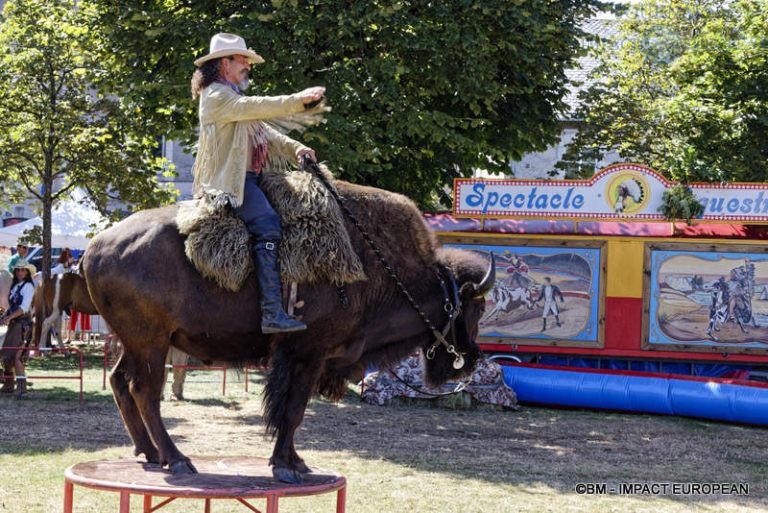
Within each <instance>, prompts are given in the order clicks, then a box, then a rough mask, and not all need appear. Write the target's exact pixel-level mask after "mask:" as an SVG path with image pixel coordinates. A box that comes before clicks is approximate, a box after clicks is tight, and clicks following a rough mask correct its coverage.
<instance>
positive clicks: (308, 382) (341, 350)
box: [82, 182, 495, 483]
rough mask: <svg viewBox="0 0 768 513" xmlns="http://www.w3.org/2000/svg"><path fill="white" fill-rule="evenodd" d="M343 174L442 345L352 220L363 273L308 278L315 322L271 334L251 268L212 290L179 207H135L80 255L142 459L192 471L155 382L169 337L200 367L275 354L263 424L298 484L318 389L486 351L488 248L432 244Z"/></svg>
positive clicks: (450, 373)
mask: <svg viewBox="0 0 768 513" xmlns="http://www.w3.org/2000/svg"><path fill="white" fill-rule="evenodd" d="M336 183H337V187H338V190H339V192H340V193H341V194H342V195H343V196H344V198H345V199H346V201H345V204H346V205H347V206H348V207H349V209H350V211H351V212H352V213H354V215H355V216H356V217H357V218H358V219H359V221H360V223H361V224H362V225H363V226H364V228H365V230H366V231H367V232H368V235H369V236H370V238H371V239H372V240H373V241H374V243H375V244H376V245H377V246H378V248H379V250H380V251H381V253H382V254H383V256H384V257H385V258H386V259H387V260H388V261H389V263H390V264H391V266H392V267H393V268H394V269H395V270H396V272H397V274H398V275H399V279H400V280H401V282H402V283H403V284H404V285H405V286H406V288H407V290H408V292H409V293H410V295H411V296H412V298H413V299H414V300H415V301H416V302H418V303H419V304H420V307H421V310H422V312H423V314H424V316H425V317H426V319H428V320H429V321H431V324H432V325H434V327H436V328H437V331H441V330H442V331H443V332H445V337H444V338H443V341H445V342H446V343H445V344H443V343H442V342H438V341H436V334H435V333H434V332H433V331H432V329H430V328H428V327H427V323H425V321H424V320H423V319H422V318H420V315H418V314H417V312H416V311H415V310H414V308H412V306H411V305H410V304H409V302H408V301H407V300H406V298H405V297H404V295H403V294H402V293H401V291H400V290H399V287H398V285H397V284H396V283H395V282H394V280H392V278H391V276H390V274H389V272H388V271H387V270H385V269H384V267H383V266H382V265H380V262H379V261H378V260H377V257H376V255H375V251H373V250H371V248H370V247H367V246H366V243H365V240H364V238H363V237H362V236H361V234H360V233H359V231H358V230H356V228H355V227H354V226H353V225H352V224H351V223H349V222H347V230H348V232H349V234H350V237H351V240H352V244H353V247H354V248H355V250H356V252H357V253H358V256H359V257H360V259H361V261H362V263H363V266H364V269H365V272H366V276H367V279H366V280H365V281H361V282H356V283H351V284H348V285H347V286H346V288H347V294H346V296H347V297H346V298H343V299H345V301H341V300H340V295H339V291H338V289H337V286H336V285H335V284H331V283H316V284H300V286H299V294H300V296H301V299H302V300H303V301H304V307H303V309H302V311H301V314H302V317H303V321H304V322H306V323H307V325H308V329H307V330H306V331H303V332H297V333H289V334H274V335H264V334H262V333H261V330H260V311H259V306H258V305H259V301H258V297H259V291H258V286H257V282H256V279H255V277H254V276H251V277H250V278H249V279H248V281H247V282H246V283H245V285H244V286H243V288H242V289H241V290H240V291H239V292H230V291H226V290H224V289H223V288H220V287H218V286H217V285H216V284H215V283H214V282H213V281H211V280H207V279H205V278H203V277H202V276H201V275H200V274H199V273H198V272H197V271H196V270H195V268H194V267H193V266H192V264H191V263H190V262H189V261H188V259H187V257H186V256H185V254H184V239H183V237H182V236H181V235H180V234H179V231H178V229H177V226H176V224H175V221H174V219H175V215H176V212H177V207H176V206H170V207H164V208H160V209H154V210H147V211H142V212H139V213H136V214H134V215H132V216H130V217H129V218H127V219H125V220H124V221H122V222H120V223H119V224H117V225H115V226H113V227H112V228H110V229H108V230H106V231H103V232H101V233H100V234H99V235H97V236H96V237H95V238H94V239H93V240H92V241H91V243H90V244H89V246H88V249H87V251H86V253H85V256H84V259H83V262H82V272H83V274H84V276H85V279H86V281H87V285H88V290H89V293H90V296H91V299H92V300H93V303H94V305H95V306H96V308H97V309H98V311H99V313H100V314H101V315H102V316H103V317H104V319H105V320H106V321H107V322H108V323H109V325H110V326H111V327H112V329H113V330H114V332H115V333H116V334H117V336H118V337H119V338H120V339H121V340H122V342H123V354H122V356H121V357H120V359H119V360H118V361H117V363H116V364H115V366H114V368H113V370H112V373H111V376H110V382H111V385H112V390H113V393H114V397H115V401H116V403H117V406H118V408H119V410H120V413H121V415H122V418H123V421H124V423H125V426H126V429H127V431H128V433H129V434H130V436H131V438H132V440H133V442H134V444H135V452H136V455H139V454H141V453H143V454H144V456H145V457H146V459H147V460H148V461H150V462H154V463H158V464H161V465H163V466H167V467H168V469H169V470H170V472H172V473H174V474H183V473H195V472H196V470H195V468H194V466H193V465H192V463H191V462H190V459H189V458H188V457H186V456H185V455H184V454H182V453H181V452H180V451H179V450H178V449H177V447H176V446H175V445H174V443H173V441H172V440H171V438H170V436H169V435H168V432H167V431H166V428H165V426H164V424H163V421H162V419H161V417H160V402H159V397H160V393H159V390H160V387H161V386H162V382H163V366H164V363H165V356H166V353H167V352H168V348H169V347H170V346H173V347H177V348H179V349H181V350H182V351H184V352H186V353H188V354H190V355H191V356H193V357H195V358H198V359H200V360H202V361H204V362H210V361H225V362H232V363H234V364H239V365H245V364H248V363H261V364H264V363H268V365H269V373H268V376H267V382H266V386H265V391H264V419H265V424H266V427H267V431H268V433H269V434H271V435H272V436H273V437H275V445H274V450H273V453H272V456H271V458H270V465H271V466H272V472H273V475H274V477H275V478H276V479H278V480H280V481H285V482H291V483H296V482H301V480H302V474H304V473H306V472H309V468H308V467H307V465H305V463H304V461H303V460H302V459H301V458H300V457H299V455H298V454H297V452H296V449H295V447H294V433H295V431H296V430H297V428H298V427H299V425H300V424H301V422H302V420H303V417H304V410H305V408H306V406H307V403H308V401H309V399H310V396H311V395H312V394H313V393H317V394H320V395H322V396H325V397H328V398H331V399H339V398H340V397H341V396H342V395H343V394H344V392H345V390H346V381H347V380H348V379H350V378H354V379H359V377H360V376H361V374H362V371H363V369H364V368H365V367H366V366H368V365H378V366H385V365H387V364H388V363H391V362H394V361H397V360H399V359H401V358H403V357H404V356H406V355H408V354H409V353H412V352H413V351H414V350H416V349H418V348H421V349H422V350H423V352H424V354H428V355H429V356H430V357H431V359H427V361H426V370H425V372H426V378H427V380H428V382H430V383H442V382H445V381H446V380H448V379H455V378H459V377H461V376H463V375H466V374H467V373H469V372H471V371H472V369H473V368H474V366H475V363H476V361H477V359H478V357H479V354H480V351H479V348H478V346H477V344H476V342H475V338H476V336H477V333H478V322H479V320H480V317H481V316H482V315H483V312H484V308H485V298H484V295H485V293H486V292H487V291H488V290H490V288H491V287H492V285H493V280H494V276H495V274H494V264H493V261H492V262H491V266H490V269H488V270H486V259H485V258H483V257H482V256H480V255H477V254H475V253H472V252H468V251H460V250H456V249H438V248H437V244H436V241H435V238H434V236H433V234H432V233H431V232H430V231H429V229H428V228H427V226H426V224H425V223H424V221H423V219H422V216H421V213H420V212H419V211H418V209H417V208H416V207H415V205H414V204H413V203H412V202H411V201H410V200H408V199H407V198H405V197H404V196H401V195H398V194H394V193H390V192H387V191H383V190H379V189H374V188H370V187H363V186H357V185H353V184H348V183H344V182H336ZM491 260H493V258H492V259H491ZM437 335H440V333H437ZM440 337H442V335H440ZM446 348H449V349H450V352H449V350H448V349H446ZM457 367H458V368H457Z"/></svg>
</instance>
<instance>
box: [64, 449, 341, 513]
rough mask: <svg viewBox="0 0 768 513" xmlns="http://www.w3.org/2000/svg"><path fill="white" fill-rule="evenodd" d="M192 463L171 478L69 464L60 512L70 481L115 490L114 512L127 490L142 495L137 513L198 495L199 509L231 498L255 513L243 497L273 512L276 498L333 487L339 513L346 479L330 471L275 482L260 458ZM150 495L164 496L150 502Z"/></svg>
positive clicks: (158, 471) (123, 511) (136, 468)
mask: <svg viewBox="0 0 768 513" xmlns="http://www.w3.org/2000/svg"><path fill="white" fill-rule="evenodd" d="M192 464H193V465H195V467H196V468H197V471H198V474H187V475H181V476H174V475H173V474H171V473H170V472H168V471H167V470H163V469H162V468H161V467H160V466H159V465H156V464H151V463H142V462H139V461H136V460H135V459H119V460H104V461H89V462H84V463H78V464H76V465H72V466H71V467H69V468H68V469H67V470H66V471H65V472H64V513H72V506H73V503H74V498H73V492H74V487H75V485H79V486H83V487H85V488H92V489H94V490H104V491H109V492H118V493H119V494H120V513H129V512H130V509H131V494H138V495H143V496H144V507H143V509H142V511H143V513H151V512H152V511H156V510H158V509H160V508H162V507H163V506H165V505H166V504H168V503H170V502H172V501H174V500H176V499H182V498H183V499H203V500H205V512H206V513H210V511H211V499H234V500H236V501H238V502H240V503H241V504H243V505H244V506H245V507H247V508H248V509H250V510H251V511H255V512H257V513H260V510H258V509H256V508H255V507H254V506H253V505H251V504H250V503H249V502H248V501H247V500H246V499H266V501H267V504H266V507H267V509H266V513H277V512H278V507H279V505H278V500H279V499H280V498H282V497H304V496H309V495H319V494H323V493H329V492H333V491H336V513H344V510H345V504H346V491H347V480H346V478H345V477H344V476H342V475H340V474H337V473H336V472H332V471H328V470H321V469H315V468H313V469H312V472H311V473H309V474H305V475H304V482H303V483H302V484H299V485H291V484H286V483H281V482H278V481H275V480H274V479H273V478H272V470H271V468H270V466H269V462H268V460H267V459H265V458H248V457H245V456H237V457H213V456H208V457H200V458H195V459H194V460H193V461H192ZM152 497H164V498H165V500H163V501H161V502H159V503H157V504H155V505H152Z"/></svg>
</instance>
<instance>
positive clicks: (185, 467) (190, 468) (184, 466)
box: [168, 460, 197, 476]
mask: <svg viewBox="0 0 768 513" xmlns="http://www.w3.org/2000/svg"><path fill="white" fill-rule="evenodd" d="M168 470H170V471H171V474H173V475H174V476H180V475H183V474H197V469H196V468H195V466H194V465H192V462H191V461H189V460H179V461H177V462H176V463H172V464H170V465H169V466H168Z"/></svg>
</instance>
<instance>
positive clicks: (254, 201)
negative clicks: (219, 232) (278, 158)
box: [235, 173, 281, 242]
mask: <svg viewBox="0 0 768 513" xmlns="http://www.w3.org/2000/svg"><path fill="white" fill-rule="evenodd" d="M260 182H261V175H260V174H258V175H257V174H256V173H245V190H244V192H243V204H242V205H240V206H239V207H237V209H235V211H236V212H237V215H238V216H240V219H242V220H243V222H244V223H245V226H246V227H247V228H248V231H249V232H250V233H251V235H253V238H254V239H255V242H279V241H280V238H281V230H280V216H279V215H277V212H275V209H274V208H272V205H270V204H269V201H268V200H267V197H266V196H265V195H264V191H262V190H261V187H259V183H260Z"/></svg>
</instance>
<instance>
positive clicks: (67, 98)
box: [0, 0, 172, 272]
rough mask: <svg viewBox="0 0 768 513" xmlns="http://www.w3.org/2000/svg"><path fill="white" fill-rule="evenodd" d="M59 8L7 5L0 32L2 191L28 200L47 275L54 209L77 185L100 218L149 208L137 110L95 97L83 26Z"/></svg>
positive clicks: (153, 196) (148, 168)
mask: <svg viewBox="0 0 768 513" xmlns="http://www.w3.org/2000/svg"><path fill="white" fill-rule="evenodd" d="M93 14H94V13H93V11H91V10H89V9H88V8H87V7H86V6H83V5H82V3H80V5H76V2H74V1H66V0H10V1H9V2H7V3H6V5H5V8H4V11H3V18H2V20H1V23H0V98H2V102H0V134H2V136H0V162H2V163H3V165H2V166H0V182H2V187H3V192H4V195H3V196H4V197H3V200H5V201H21V200H23V199H24V198H28V197H30V196H31V197H33V198H36V199H37V200H39V201H40V210H41V212H42V217H43V232H42V237H43V243H44V245H45V248H46V251H45V253H44V264H43V265H44V268H43V271H44V272H45V271H47V270H48V269H50V240H51V210H52V207H53V205H54V204H55V203H56V202H57V201H60V200H64V199H66V195H67V193H68V192H70V191H71V189H72V188H73V187H75V186H78V187H82V188H83V189H85V190H86V191H87V192H88V193H89V195H90V198H91V199H92V201H93V202H94V203H95V205H96V206H97V207H100V208H101V209H102V210H105V209H106V206H107V204H108V203H109V202H110V200H111V199H115V198H117V199H120V200H121V201H123V202H124V203H126V204H128V205H136V206H139V207H146V206H154V205H158V204H160V203H162V202H163V201H167V200H170V199H171V197H172V195H171V194H170V193H169V192H168V191H165V190H161V189H160V188H159V183H158V180H157V174H158V171H160V170H161V166H160V164H161V163H160V162H159V160H158V159H156V158H155V157H154V155H153V151H154V148H155V147H156V146H157V142H156V140H155V135H154V134H153V133H152V132H151V131H148V130H147V129H146V126H145V124H144V122H143V116H142V115H141V111H140V109H139V108H137V107H136V104H131V103H129V102H124V101H122V100H121V99H120V98H119V97H116V96H110V95H106V94H104V92H103V91H100V90H99V89H98V88H97V87H95V84H96V83H97V82H98V81H99V77H101V76H103V75H104V74H105V73H104V68H103V66H102V65H101V62H99V60H98V57H97V56H98V53H97V52H96V47H95V44H94V39H93V36H94V34H93V33H91V32H90V31H89V30H88V27H89V23H88V21H87V20H89V19H92V17H93Z"/></svg>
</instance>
